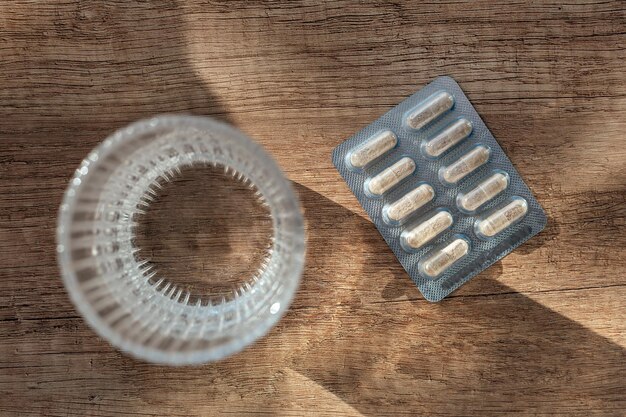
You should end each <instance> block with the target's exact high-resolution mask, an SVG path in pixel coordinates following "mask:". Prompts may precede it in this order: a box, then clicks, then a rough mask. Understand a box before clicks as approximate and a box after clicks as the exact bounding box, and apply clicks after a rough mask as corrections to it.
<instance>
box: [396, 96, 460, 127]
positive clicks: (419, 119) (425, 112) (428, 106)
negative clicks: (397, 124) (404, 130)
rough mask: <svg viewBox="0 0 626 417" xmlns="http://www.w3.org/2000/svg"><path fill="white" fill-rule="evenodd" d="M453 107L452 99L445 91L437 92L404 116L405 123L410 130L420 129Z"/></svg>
mask: <svg viewBox="0 0 626 417" xmlns="http://www.w3.org/2000/svg"><path fill="white" fill-rule="evenodd" d="M453 105H454V97H453V96H452V94H450V93H448V92H445V91H438V92H436V93H435V94H433V95H432V96H430V97H428V98H427V99H426V100H424V101H423V102H422V103H420V104H419V105H418V106H417V107H415V108H414V109H413V110H411V111H409V113H408V114H407V115H406V119H405V123H406V125H407V126H408V127H410V128H411V129H415V130H417V129H421V128H423V127H424V126H426V125H427V124H428V123H430V122H432V121H433V120H435V119H436V118H438V117H439V116H441V115H442V114H444V113H445V112H447V111H448V110H450V109H451V108H452V106H453Z"/></svg>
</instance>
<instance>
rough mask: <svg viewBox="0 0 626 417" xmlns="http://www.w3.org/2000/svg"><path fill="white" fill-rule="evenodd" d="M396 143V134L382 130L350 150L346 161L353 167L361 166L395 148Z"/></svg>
mask: <svg viewBox="0 0 626 417" xmlns="http://www.w3.org/2000/svg"><path fill="white" fill-rule="evenodd" d="M397 144H398V138H397V137H396V134H395V133H393V132H392V131H391V130H384V131H382V132H379V133H377V134H375V135H374V136H372V137H371V138H370V139H368V140H367V142H365V143H364V144H362V145H361V146H359V147H358V148H356V149H355V150H354V151H352V152H350V154H349V157H348V161H349V163H350V165H351V166H352V167H353V168H363V167H365V166H366V165H367V164H369V163H371V162H373V161H374V160H376V159H378V158H380V157H381V156H383V155H384V154H386V153H387V152H389V151H390V150H391V149H393V148H395V146H396V145H397Z"/></svg>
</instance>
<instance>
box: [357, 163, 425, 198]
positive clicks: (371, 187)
mask: <svg viewBox="0 0 626 417" xmlns="http://www.w3.org/2000/svg"><path fill="white" fill-rule="evenodd" d="M414 171H415V161H413V160H412V159H411V158H409V157H404V158H402V159H400V160H399V161H398V162H396V163H395V164H393V165H392V166H390V167H389V168H386V169H385V170H383V171H382V172H381V173H380V174H378V175H376V176H375V177H373V178H371V179H370V180H368V181H366V182H365V188H366V190H367V191H368V192H369V193H370V194H372V195H374V196H381V195H383V194H384V193H386V192H387V191H389V190H391V189H392V188H393V187H395V186H396V185H398V184H399V183H400V182H401V181H402V180H403V179H405V178H406V177H408V176H409V175H411V174H412V173H413V172H414Z"/></svg>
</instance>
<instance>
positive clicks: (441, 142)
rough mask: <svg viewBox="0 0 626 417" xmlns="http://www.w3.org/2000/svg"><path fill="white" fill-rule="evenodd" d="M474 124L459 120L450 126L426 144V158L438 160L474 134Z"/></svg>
mask: <svg viewBox="0 0 626 417" xmlns="http://www.w3.org/2000/svg"><path fill="white" fill-rule="evenodd" d="M472 128H473V127H472V122H470V121H469V120H467V119H459V120H456V121H454V122H452V123H450V124H449V125H448V126H446V127H445V128H444V129H443V130H442V131H441V132H439V133H437V134H436V135H435V137H433V138H432V139H430V140H429V141H428V142H425V143H424V145H423V146H422V150H423V152H424V154H426V156H429V157H431V158H436V157H438V156H440V155H441V154H442V153H444V152H445V151H447V150H448V149H450V148H452V147H453V146H454V145H456V144H458V143H459V142H461V141H462V140H463V139H465V138H466V137H468V136H469V135H470V133H472Z"/></svg>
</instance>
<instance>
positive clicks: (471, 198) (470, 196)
mask: <svg viewBox="0 0 626 417" xmlns="http://www.w3.org/2000/svg"><path fill="white" fill-rule="evenodd" d="M508 186H509V177H508V175H506V174H504V173H502V172H496V173H494V174H493V175H492V176H490V177H489V178H487V179H486V180H485V181H483V182H481V183H480V184H478V185H477V186H476V187H475V188H473V189H471V190H470V191H468V192H467V193H465V194H459V196H458V197H457V205H458V206H459V208H460V209H461V210H464V211H467V212H473V211H475V210H476V209H478V208H479V207H480V206H482V205H483V204H485V203H487V202H488V201H490V200H491V199H493V198H494V197H495V196H497V195H498V194H500V193H501V192H502V191H504V190H506V187H508Z"/></svg>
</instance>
